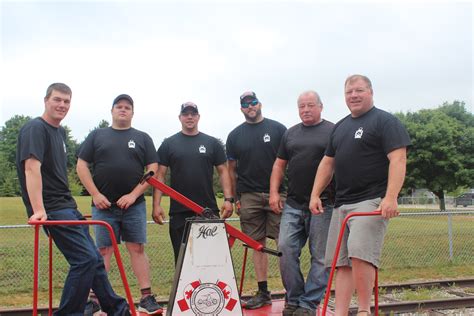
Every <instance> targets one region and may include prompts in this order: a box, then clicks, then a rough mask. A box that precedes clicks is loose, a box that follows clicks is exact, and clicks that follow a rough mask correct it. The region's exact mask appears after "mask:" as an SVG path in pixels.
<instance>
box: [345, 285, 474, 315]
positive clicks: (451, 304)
mask: <svg viewBox="0 0 474 316" xmlns="http://www.w3.org/2000/svg"><path fill="white" fill-rule="evenodd" d="M423 290H425V291H430V292H435V293H436V295H435V296H442V297H441V298H439V297H438V298H433V299H419V300H406V299H403V296H404V295H403V294H404V293H407V292H408V293H409V292H411V293H414V292H417V291H423ZM373 309H374V306H372V310H373ZM379 313H380V314H382V315H384V314H385V315H390V314H391V313H392V314H394V315H399V314H406V315H410V314H416V315H420V314H425V315H474V279H453V280H437V281H428V282H412V283H399V284H386V285H381V286H379ZM356 314H357V307H351V309H350V315H356Z"/></svg>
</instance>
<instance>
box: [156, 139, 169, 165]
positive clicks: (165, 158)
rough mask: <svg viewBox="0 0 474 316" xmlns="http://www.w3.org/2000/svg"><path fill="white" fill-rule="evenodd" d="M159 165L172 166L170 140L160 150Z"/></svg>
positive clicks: (162, 144)
mask: <svg viewBox="0 0 474 316" xmlns="http://www.w3.org/2000/svg"><path fill="white" fill-rule="evenodd" d="M158 163H159V164H160V165H163V166H166V167H169V166H170V161H169V141H168V139H165V140H164V141H163V142H162V143H161V145H160V147H159V148H158Z"/></svg>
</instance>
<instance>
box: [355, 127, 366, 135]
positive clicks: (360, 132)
mask: <svg viewBox="0 0 474 316" xmlns="http://www.w3.org/2000/svg"><path fill="white" fill-rule="evenodd" d="M362 134H364V129H363V128H362V127H359V129H358V130H357V131H356V132H355V134H354V138H362Z"/></svg>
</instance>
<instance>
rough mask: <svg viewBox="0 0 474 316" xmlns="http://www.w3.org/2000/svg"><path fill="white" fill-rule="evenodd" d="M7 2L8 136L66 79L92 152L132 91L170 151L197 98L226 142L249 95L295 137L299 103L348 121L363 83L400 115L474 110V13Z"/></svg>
mask: <svg viewBox="0 0 474 316" xmlns="http://www.w3.org/2000/svg"><path fill="white" fill-rule="evenodd" d="M0 2H1V7H0V10H1V63H2V64H1V68H0V69H1V70H0V78H1V86H0V94H1V115H0V125H1V126H3V125H4V123H5V121H6V120H8V119H10V118H11V117H12V116H13V115H15V114H22V115H29V116H33V117H35V116H39V115H41V114H42V112H43V109H44V103H43V97H44V94H45V91H46V88H47V86H48V85H49V84H51V83H53V82H64V83H66V84H68V85H69V86H70V87H71V88H72V91H73V97H72V105H71V109H70V111H69V114H68V116H67V117H66V119H65V120H64V121H63V124H65V125H68V126H69V127H70V128H71V129H72V132H73V136H74V138H76V139H77V140H78V141H82V140H83V139H84V137H85V136H86V135H87V134H88V132H89V130H91V129H92V128H93V127H95V126H97V125H98V123H99V121H101V120H102V119H106V120H108V121H109V122H110V121H111V117H110V108H111V105H112V101H113V99H114V98H115V97H116V96H117V95H118V94H121V93H127V94H130V95H131V96H132V98H133V99H134V100H135V116H134V119H133V123H132V125H133V126H134V127H135V128H138V129H140V130H143V131H145V132H147V133H148V134H149V135H150V136H151V137H152V138H153V140H154V142H155V145H156V146H159V145H160V144H161V142H162V140H163V139H164V138H165V137H167V136H170V135H172V134H174V133H176V132H178V131H179V130H180V128H181V126H180V124H179V121H178V113H179V106H180V104H182V103H184V102H186V101H193V102H195V103H196V104H197V105H198V107H199V111H200V113H201V121H200V123H199V129H200V130H201V131H202V132H205V133H207V134H210V135H212V136H215V137H218V138H221V139H222V140H224V141H225V140H226V138H227V135H228V133H229V132H230V131H231V130H232V129H233V128H234V127H235V126H237V125H238V124H240V123H241V122H243V115H242V113H241V112H240V104H239V95H240V94H241V93H242V92H244V91H245V90H253V91H255V92H256V94H257V96H258V98H259V99H260V101H261V103H262V104H263V109H262V111H263V115H264V116H265V117H269V118H273V119H276V120H278V121H280V122H282V123H283V124H285V125H286V126H287V127H290V126H292V125H294V124H296V123H298V122H299V118H298V114H297V109H296V99H297V97H298V95H299V93H300V92H302V91H304V90H308V89H313V90H316V91H317V92H319V94H320V95H321V98H322V101H323V103H324V110H323V117H325V118H326V119H328V120H330V121H333V122H336V121H338V120H339V119H341V118H343V117H344V116H346V115H347V114H348V113H349V112H348V109H347V107H346V105H345V102H344V98H343V83H344V80H345V78H346V77H347V76H348V75H350V74H354V73H361V74H365V75H367V76H368V77H369V78H370V79H371V80H372V83H373V87H374V98H375V104H376V106H378V107H380V108H382V109H384V110H387V111H390V112H396V111H404V112H406V111H416V110H419V109H422V108H434V107H436V106H438V105H440V104H442V103H443V102H445V101H448V102H452V101H454V100H461V101H465V102H466V105H467V108H468V109H469V110H470V111H472V106H473V105H472V104H473V103H472V102H473V91H474V89H473V5H472V3H470V2H455V3H449V2H441V3H440V2H437V3H430V2H425V1H423V2H415V3H411V2H402V3H398V2H389V3H386V2H385V3H374V2H357V1H352V2H344V3H342V2H337V3H330V2H314V3H313V2H308V1H291V2H290V1H288V2H282V1H259V2H254V1H251V2H249V1H235V2H225V3H223V2H221V1H206V2H204V1H192V2H187V1H169V2H168V1H166V2H165V1H160V2H157V3H151V2H143V1H142V2H140V1H138V2H137V1H105V2H94V1H74V2H71V1H66V2H65V1H57V2H55V1H48V2H40V1H5V0H0Z"/></svg>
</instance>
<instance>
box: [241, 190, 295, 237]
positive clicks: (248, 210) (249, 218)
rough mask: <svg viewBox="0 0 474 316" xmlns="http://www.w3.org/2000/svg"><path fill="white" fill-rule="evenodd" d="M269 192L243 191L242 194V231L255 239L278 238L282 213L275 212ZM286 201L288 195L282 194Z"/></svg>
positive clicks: (283, 199)
mask: <svg viewBox="0 0 474 316" xmlns="http://www.w3.org/2000/svg"><path fill="white" fill-rule="evenodd" d="M269 198H270V195H269V194H268V193H259V192H251V193H242V194H241V196H240V205H241V208H240V226H241V228H242V232H244V233H245V234H247V235H249V236H250V237H252V238H253V239H255V240H262V239H263V238H265V237H268V238H271V239H278V235H279V232H280V219H281V214H275V213H274V212H273V211H272V209H271V208H270V205H269V204H268V200H269ZM281 199H282V201H283V202H285V199H286V196H285V195H281Z"/></svg>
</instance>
